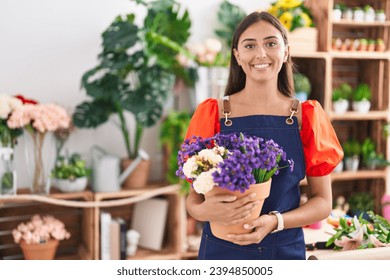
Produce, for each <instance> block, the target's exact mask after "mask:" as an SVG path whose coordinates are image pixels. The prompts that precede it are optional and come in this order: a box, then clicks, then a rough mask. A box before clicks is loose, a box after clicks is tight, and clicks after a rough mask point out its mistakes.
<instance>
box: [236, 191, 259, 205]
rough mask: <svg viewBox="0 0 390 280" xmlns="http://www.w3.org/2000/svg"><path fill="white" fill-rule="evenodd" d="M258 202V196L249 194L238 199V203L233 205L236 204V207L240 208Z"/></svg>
mask: <svg viewBox="0 0 390 280" xmlns="http://www.w3.org/2000/svg"><path fill="white" fill-rule="evenodd" d="M254 201H256V194H255V193H251V194H248V195H246V196H244V197H242V198H240V199H237V201H235V202H234V203H233V204H234V207H236V208H239V207H241V206H243V205H246V204H248V203H250V202H254Z"/></svg>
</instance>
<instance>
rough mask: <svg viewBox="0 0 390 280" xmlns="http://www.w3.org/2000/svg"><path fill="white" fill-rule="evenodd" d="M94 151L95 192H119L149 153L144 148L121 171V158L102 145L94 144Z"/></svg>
mask: <svg viewBox="0 0 390 280" xmlns="http://www.w3.org/2000/svg"><path fill="white" fill-rule="evenodd" d="M91 153H92V170H93V171H92V185H93V190H94V191H95V192H117V191H119V190H120V189H121V185H122V183H123V182H124V181H125V180H126V178H127V177H128V176H129V175H130V174H131V173H132V172H133V171H134V169H135V168H136V167H137V166H138V164H139V163H140V162H141V161H142V160H148V159H149V155H148V154H147V153H146V152H145V151H144V150H142V149H140V150H139V151H138V156H137V157H136V158H135V160H134V161H133V162H132V163H131V164H130V165H129V166H128V167H127V168H126V169H125V170H124V171H123V172H122V173H121V167H120V166H121V165H120V163H121V159H120V158H119V157H116V156H113V155H110V154H109V153H107V152H106V151H105V150H103V149H102V148H101V147H98V146H93V147H92V149H91Z"/></svg>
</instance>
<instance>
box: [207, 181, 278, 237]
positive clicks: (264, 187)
mask: <svg viewBox="0 0 390 280" xmlns="http://www.w3.org/2000/svg"><path fill="white" fill-rule="evenodd" d="M271 182H272V179H270V180H268V181H267V182H264V183H260V184H253V185H251V186H250V188H249V189H248V190H246V191H245V192H244V193H241V192H240V191H234V192H233V191H229V190H226V189H222V188H218V187H215V188H213V189H212V190H211V191H209V192H207V193H206V194H205V198H206V199H207V198H208V197H210V196H214V195H221V194H229V195H235V196H237V198H241V197H243V196H246V195H248V194H251V193H253V192H255V193H256V194H257V196H256V198H257V199H258V200H259V201H260V203H259V204H258V206H257V207H256V209H255V211H253V212H252V214H251V216H250V217H248V218H247V219H246V220H245V221H243V222H241V223H239V224H236V225H229V226H225V225H221V224H219V223H213V222H210V227H211V231H212V233H213V234H214V236H216V237H218V238H220V239H225V240H226V236H227V235H228V234H229V233H232V234H244V233H250V232H251V231H252V229H245V228H244V227H243V225H244V224H245V223H246V222H249V221H253V220H255V219H256V218H258V217H259V216H260V212H261V209H262V208H263V204H264V200H265V199H266V198H267V197H268V196H269V193H270V189H271Z"/></svg>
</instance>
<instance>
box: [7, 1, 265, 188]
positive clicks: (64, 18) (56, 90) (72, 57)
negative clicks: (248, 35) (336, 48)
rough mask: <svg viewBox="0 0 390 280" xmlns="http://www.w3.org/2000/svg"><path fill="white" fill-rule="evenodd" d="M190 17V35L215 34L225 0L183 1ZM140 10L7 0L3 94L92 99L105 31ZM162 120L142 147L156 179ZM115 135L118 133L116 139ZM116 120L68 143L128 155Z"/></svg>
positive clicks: (252, 6)
mask: <svg viewBox="0 0 390 280" xmlns="http://www.w3.org/2000/svg"><path fill="white" fill-rule="evenodd" d="M179 2H180V3H181V4H182V5H183V7H186V8H188V10H189V13H190V16H191V19H192V29H191V31H192V35H191V38H190V40H189V41H190V42H198V41H202V40H204V39H205V38H207V37H213V36H214V34H213V32H214V28H215V27H216V26H217V25H218V20H217V16H216V11H217V9H218V7H219V5H220V3H221V2H222V1H219V0H208V1H191V0H181V1H179ZM269 2H271V1H268V0H267V1H250V0H247V1H238V0H235V1H233V0H232V1H231V3H234V4H237V5H239V6H240V7H242V8H243V9H244V10H246V11H247V12H251V11H253V10H257V9H261V8H263V9H264V8H267V7H268V3H269ZM134 10H136V11H137V15H140V17H139V18H138V19H142V14H143V12H144V11H142V10H141V9H139V8H136V5H135V3H134V2H133V1H129V0H1V1H0V93H7V94H16V93H21V94H23V95H25V96H26V97H29V98H33V99H36V100H38V101H39V102H41V103H46V102H56V103H58V104H61V105H63V106H65V107H66V108H68V109H69V110H72V109H73V108H74V107H75V105H77V104H79V103H80V102H82V101H83V100H85V99H86V98H87V96H86V94H85V92H84V91H83V90H81V89H80V79H81V76H82V74H83V73H84V72H85V71H86V70H89V69H90V68H92V67H93V66H95V65H96V62H97V61H96V57H97V55H98V53H99V52H100V44H101V37H100V35H101V33H102V32H103V31H104V30H105V29H106V27H107V26H108V25H109V24H110V23H111V21H112V20H113V19H114V18H115V16H117V15H118V14H126V13H128V12H130V11H134ZM158 128H159V126H158V125H156V126H154V127H152V128H148V129H146V130H145V134H144V138H143V139H144V141H142V147H143V148H144V149H145V150H146V151H147V152H148V153H149V154H150V155H151V157H152V164H153V165H152V174H151V179H159V178H161V176H162V174H161V173H162V172H161V159H162V156H161V154H160V148H159V146H158V141H156V139H157V138H158ZM113 139H114V140H113ZM122 141H123V140H122V137H121V135H120V133H119V130H118V129H117V128H116V127H114V126H113V124H111V123H107V124H104V125H102V126H100V127H99V128H97V129H76V131H75V132H74V133H73V134H72V135H71V137H70V139H69V141H68V143H67V145H66V148H67V149H68V150H69V151H70V152H80V153H81V154H82V155H83V156H84V157H85V158H86V159H87V161H88V162H90V153H89V150H90V148H91V146H92V145H99V146H101V147H103V148H104V149H106V150H107V151H109V152H110V153H112V154H114V155H117V156H119V157H120V156H122V155H124V154H125V148H124V144H123V142H122ZM22 147H23V139H21V140H20V143H19V145H18V146H17V149H16V151H15V153H16V154H15V157H16V158H15V163H16V167H17V172H18V174H19V178H18V180H19V183H18V185H19V186H24V185H26V184H27V179H26V171H25V170H26V163H25V157H24V155H23V153H24V151H23V148H22Z"/></svg>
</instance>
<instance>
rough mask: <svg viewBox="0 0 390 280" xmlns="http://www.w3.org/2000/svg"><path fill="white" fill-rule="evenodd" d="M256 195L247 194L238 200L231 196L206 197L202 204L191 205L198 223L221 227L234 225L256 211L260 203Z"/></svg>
mask: <svg viewBox="0 0 390 280" xmlns="http://www.w3.org/2000/svg"><path fill="white" fill-rule="evenodd" d="M255 198H256V194H249V195H247V196H244V197H242V198H240V199H237V197H236V196H232V195H215V196H210V197H207V199H205V200H204V201H203V202H202V203H200V204H198V205H193V210H194V212H195V213H197V215H195V218H196V219H198V220H200V221H211V222H216V223H219V224H221V225H234V224H237V223H240V222H242V221H243V220H244V219H246V218H248V217H249V216H250V214H251V213H252V212H253V211H254V210H256V206H257V205H258V204H259V203H260V201H258V200H255Z"/></svg>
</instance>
